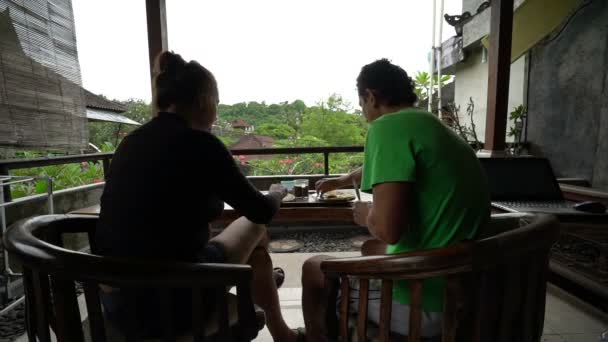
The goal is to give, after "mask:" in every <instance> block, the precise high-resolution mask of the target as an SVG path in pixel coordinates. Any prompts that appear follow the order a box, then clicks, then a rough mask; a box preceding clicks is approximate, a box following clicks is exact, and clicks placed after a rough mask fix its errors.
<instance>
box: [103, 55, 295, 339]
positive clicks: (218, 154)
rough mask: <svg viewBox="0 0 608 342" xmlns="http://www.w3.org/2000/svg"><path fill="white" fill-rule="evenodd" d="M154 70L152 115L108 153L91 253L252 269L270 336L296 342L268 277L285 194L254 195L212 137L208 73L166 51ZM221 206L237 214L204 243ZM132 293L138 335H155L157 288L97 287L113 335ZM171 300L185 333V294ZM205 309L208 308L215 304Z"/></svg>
mask: <svg viewBox="0 0 608 342" xmlns="http://www.w3.org/2000/svg"><path fill="white" fill-rule="evenodd" d="M155 69H156V70H155V77H154V81H153V107H154V111H155V116H154V118H153V119H152V120H151V121H150V122H148V123H146V124H145V125H143V126H141V127H139V128H138V129H136V130H135V131H133V132H132V133H131V134H129V135H128V136H127V137H126V138H125V139H124V140H123V141H122V143H121V144H120V145H119V146H118V148H117V150H116V153H115V154H114V157H113V159H112V164H111V166H110V170H109V172H108V174H107V176H106V186H105V189H104V192H103V195H102V197H101V213H100V217H99V223H98V228H97V233H96V236H95V250H94V252H95V253H97V254H100V255H106V256H114V257H134V258H145V259H151V260H153V259H154V260H172V261H187V262H210V263H248V264H250V265H251V266H252V268H253V288H252V292H253V298H254V301H255V303H256V304H257V305H259V306H260V307H261V308H262V309H264V311H265V313H266V323H267V326H268V329H269V331H270V333H271V334H272V336H273V338H274V340H275V341H288V342H289V341H295V339H296V334H295V333H294V332H293V331H291V330H290V329H289V328H288V327H287V325H286V323H285V321H284V320H283V317H282V316H281V311H280V305H279V298H278V293H277V286H280V284H281V283H282V280H283V278H284V274H282V272H281V271H282V270H277V271H273V267H272V262H271V260H270V256H269V255H268V251H267V247H268V246H267V244H268V239H267V231H266V227H265V224H267V223H269V222H270V221H271V220H272V218H273V216H274V215H275V214H276V212H277V211H278V209H279V206H280V203H281V199H282V198H283V196H284V195H285V193H286V191H285V188H284V187H282V186H281V185H279V184H273V185H272V186H271V187H270V189H269V192H268V195H263V194H261V193H260V192H259V191H258V190H257V189H256V188H254V187H253V185H252V184H251V183H250V182H249V181H248V180H247V178H245V176H243V174H242V173H241V172H240V169H239V167H238V166H237V165H236V163H235V162H234V159H233V157H232V155H231V153H230V152H229V151H228V149H227V148H226V147H225V146H224V144H223V143H222V142H221V141H220V140H219V139H218V138H217V137H215V136H214V135H213V134H212V133H211V126H212V124H213V122H214V121H215V120H216V118H217V106H218V103H219V95H218V88H217V83H216V80H215V78H214V76H213V74H212V73H211V72H210V71H209V70H207V69H206V68H204V67H203V66H201V65H200V64H199V63H197V62H196V61H190V62H186V61H185V60H184V59H183V58H182V57H181V56H180V55H178V54H175V53H173V52H168V51H165V52H162V53H161V54H160V55H159V56H158V57H157V60H156V65H155ZM224 202H226V203H228V204H229V205H230V206H231V207H233V208H234V209H236V210H237V211H238V212H239V213H241V214H242V215H243V217H240V218H239V219H237V220H235V221H234V222H232V223H231V224H230V225H228V226H227V227H226V228H225V229H224V230H223V231H222V232H221V233H219V234H218V235H217V236H215V237H213V238H210V229H209V223H210V222H212V221H214V220H216V219H218V218H219V217H220V215H221V213H222V210H223V208H224ZM132 297H135V300H136V303H137V309H138V322H137V325H138V329H139V331H140V333H141V334H142V335H143V336H145V337H158V336H161V335H162V331H161V325H160V322H161V320H160V309H159V308H160V305H159V303H158V300H157V298H158V297H157V295H156V292H155V290H154V289H137V290H136V291H135V290H134V291H132V292H131V291H128V290H125V289H113V288H107V287H104V288H103V291H102V301H103V304H104V307H105V311H106V314H107V315H108V318H109V319H110V320H112V321H113V322H114V323H115V324H116V325H117V326H118V328H119V329H120V328H121V324H124V322H127V321H128V320H127V319H125V318H126V316H125V313H124V312H123V308H124V307H125V306H126V305H125V302H126V300H127V299H126V298H129V299H132ZM174 302H175V305H174V311H175V312H174V315H175V316H174V317H177V319H176V320H175V322H174V326H175V328H176V329H178V330H180V331H182V332H188V331H189V329H191V328H192V327H191V321H192V320H191V316H190V315H191V312H192V310H191V295H190V291H176V292H175V297H174ZM207 302H209V300H208V301H207ZM211 302H212V301H211ZM206 310H209V311H211V310H214V308H213V305H209V306H208V307H207V308H206ZM123 328H124V326H123Z"/></svg>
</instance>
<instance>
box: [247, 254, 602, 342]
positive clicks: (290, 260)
mask: <svg viewBox="0 0 608 342" xmlns="http://www.w3.org/2000/svg"><path fill="white" fill-rule="evenodd" d="M313 255H314V254H303V253H302V254H273V255H272V259H273V262H274V264H275V266H281V267H283V268H284V269H285V272H286V276H287V278H286V281H285V285H284V287H283V288H282V289H280V290H279V297H280V299H281V306H282V308H283V314H284V316H285V320H286V321H287V324H288V325H289V326H290V327H294V328H295V327H301V326H303V324H304V320H303V318H302V311H301V304H300V297H301V295H302V289H301V288H300V286H301V285H300V277H301V271H300V270H301V265H302V263H303V262H304V260H306V259H308V258H309V257H311V256H313ZM331 255H333V256H337V257H340V256H342V257H346V256H352V255H357V253H331ZM606 330H608V315H606V314H603V313H601V312H598V311H597V310H595V309H594V308H592V307H590V306H589V305H587V304H585V303H583V302H581V301H579V300H577V299H576V298H574V297H572V296H570V295H569V294H568V293H566V292H564V291H562V290H560V289H559V288H557V287H555V286H552V285H549V287H548V291H547V306H546V315H545V328H544V335H543V342H598V341H599V340H600V337H599V336H600V334H601V332H602V331H606ZM255 341H259V342H271V341H272V338H271V337H270V334H269V333H268V331H267V330H264V331H262V332H261V333H260V335H259V336H258V338H257V339H256V340H255Z"/></svg>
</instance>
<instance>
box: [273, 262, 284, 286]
mask: <svg viewBox="0 0 608 342" xmlns="http://www.w3.org/2000/svg"><path fill="white" fill-rule="evenodd" d="M272 271H273V273H274V282H275V284H276V285H277V289H280V288H281V286H283V283H284V282H285V270H283V269H282V268H280V267H275V268H273V269H272Z"/></svg>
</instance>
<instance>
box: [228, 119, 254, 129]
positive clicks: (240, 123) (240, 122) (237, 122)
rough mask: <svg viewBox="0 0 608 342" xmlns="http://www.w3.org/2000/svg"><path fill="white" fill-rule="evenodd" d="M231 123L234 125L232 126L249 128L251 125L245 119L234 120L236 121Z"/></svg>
mask: <svg viewBox="0 0 608 342" xmlns="http://www.w3.org/2000/svg"><path fill="white" fill-rule="evenodd" d="M231 125H232V128H247V127H249V126H251V125H249V124H248V123H247V122H246V121H245V120H243V119H237V120H234V121H232V123H231Z"/></svg>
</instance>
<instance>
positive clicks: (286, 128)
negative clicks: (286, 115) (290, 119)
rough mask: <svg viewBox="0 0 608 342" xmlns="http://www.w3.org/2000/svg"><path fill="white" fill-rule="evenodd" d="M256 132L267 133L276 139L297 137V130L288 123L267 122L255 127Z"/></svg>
mask: <svg viewBox="0 0 608 342" xmlns="http://www.w3.org/2000/svg"><path fill="white" fill-rule="evenodd" d="M255 134H259V135H267V136H269V137H273V138H275V139H295V138H296V130H295V129H293V127H292V126H290V125H287V124H274V123H265V124H261V125H260V126H258V127H256V128H255Z"/></svg>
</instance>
